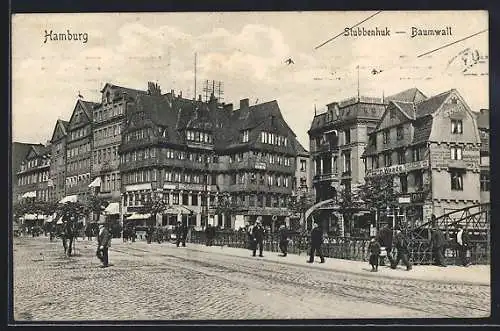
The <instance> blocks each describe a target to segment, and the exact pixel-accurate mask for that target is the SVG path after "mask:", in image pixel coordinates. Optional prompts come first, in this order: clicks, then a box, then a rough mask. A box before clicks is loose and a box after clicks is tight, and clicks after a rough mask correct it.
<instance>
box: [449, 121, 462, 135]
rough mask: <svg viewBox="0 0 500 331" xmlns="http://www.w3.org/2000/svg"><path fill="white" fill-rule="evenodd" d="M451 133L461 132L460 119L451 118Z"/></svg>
mask: <svg viewBox="0 0 500 331" xmlns="http://www.w3.org/2000/svg"><path fill="white" fill-rule="evenodd" d="M451 133H453V134H462V133H463V126H462V120H451Z"/></svg>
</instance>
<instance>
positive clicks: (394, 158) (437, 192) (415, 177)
mask: <svg viewBox="0 0 500 331" xmlns="http://www.w3.org/2000/svg"><path fill="white" fill-rule="evenodd" d="M369 136H370V141H369V145H368V147H367V149H366V151H365V154H364V158H365V161H364V162H365V167H366V177H375V176H389V177H390V178H392V179H393V182H394V185H395V188H396V190H397V191H398V192H399V193H400V194H401V196H402V197H407V198H409V201H410V202H409V203H408V204H407V205H405V206H406V207H405V208H406V210H407V215H408V220H409V221H410V222H412V223H414V224H416V225H418V224H420V223H422V222H427V221H429V220H430V217H431V215H432V214H435V215H436V216H440V215H442V214H445V213H447V212H450V211H453V210H457V209H461V208H464V207H467V206H472V205H474V204H477V203H479V197H480V193H479V186H480V185H479V173H480V167H479V164H480V146H481V140H480V135H479V130H478V127H477V123H476V119H475V116H474V114H473V113H472V111H471V110H470V108H469V107H468V105H467V103H466V102H465V100H463V98H462V97H461V95H460V94H459V93H458V91H456V90H454V89H452V90H450V91H447V92H444V93H441V94H439V95H436V96H433V97H431V98H422V99H420V100H415V101H414V102H404V101H397V100H392V101H390V102H389V104H388V106H387V109H386V110H385V112H384V115H383V116H382V119H381V121H380V123H379V124H378V126H377V128H376V129H375V130H374V131H373V132H372V133H370V135H369Z"/></svg>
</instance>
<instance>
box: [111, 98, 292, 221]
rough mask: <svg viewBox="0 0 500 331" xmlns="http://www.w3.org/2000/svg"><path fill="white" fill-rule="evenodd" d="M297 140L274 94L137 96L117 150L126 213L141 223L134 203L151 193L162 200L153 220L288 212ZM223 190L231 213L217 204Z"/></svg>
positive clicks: (269, 216)
mask: <svg viewBox="0 0 500 331" xmlns="http://www.w3.org/2000/svg"><path fill="white" fill-rule="evenodd" d="M298 146H299V145H298V141H297V140H296V138H295V135H294V134H293V132H292V130H291V129H290V128H289V127H288V125H287V124H286V123H285V121H284V119H283V117H282V115H281V111H280V109H279V107H278V104H277V102H276V101H272V102H268V103H263V104H258V105H253V106H250V105H249V102H248V99H244V100H241V102H240V109H238V110H233V106H232V104H229V105H223V104H219V103H218V102H217V100H216V99H215V98H214V97H213V96H212V97H211V99H210V101H208V102H202V101H201V98H199V99H198V100H189V99H185V98H182V95H177V96H176V95H175V94H174V91H173V90H172V91H171V92H170V93H167V94H163V95H161V94H160V93H153V94H149V95H139V96H138V97H137V100H136V102H135V104H134V106H133V107H131V108H130V109H129V111H128V112H127V115H126V125H125V128H124V132H123V135H122V144H121V147H120V152H119V153H120V171H121V176H122V194H123V196H122V205H123V207H122V208H123V211H124V216H125V219H126V221H129V220H137V221H139V222H141V219H142V221H143V222H144V223H147V219H150V215H145V214H142V213H141V211H142V209H141V208H142V206H143V203H144V201H146V200H148V199H152V197H153V196H154V195H156V196H158V197H161V199H163V200H164V201H165V203H166V204H167V205H168V206H169V207H168V208H167V210H166V211H165V212H164V213H163V214H162V215H157V219H156V220H153V222H154V221H156V224H158V225H174V224H175V223H176V222H177V221H182V222H184V223H185V224H186V225H189V226H194V227H196V228H201V227H204V226H206V225H207V224H209V223H210V224H214V225H221V226H223V227H226V228H227V227H232V228H235V227H236V228H238V227H240V226H243V225H244V224H245V222H249V221H252V220H255V219H256V217H257V216H262V217H263V221H264V224H266V225H270V226H272V225H273V223H276V222H281V221H283V219H284V217H285V216H288V215H289V210H288V208H287V207H286V206H287V205H288V201H289V199H290V197H291V195H292V177H294V174H295V170H296V168H295V159H296V157H297V150H298ZM223 194H225V195H228V196H229V200H230V208H231V213H230V214H231V217H230V218H226V216H225V215H226V214H228V213H221V212H220V210H218V209H217V208H216V207H217V206H218V204H219V198H221V196H222V195H223Z"/></svg>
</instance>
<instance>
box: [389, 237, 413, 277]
mask: <svg viewBox="0 0 500 331" xmlns="http://www.w3.org/2000/svg"><path fill="white" fill-rule="evenodd" d="M394 239H395V245H396V250H397V251H398V255H397V257H396V261H394V262H393V263H392V264H391V268H392V269H396V268H397V267H398V264H399V261H402V262H403V264H404V265H405V266H406V271H410V270H411V263H410V261H409V259H408V245H409V242H408V240H407V238H406V237H405V236H404V235H403V233H402V232H401V230H399V229H398V230H397V231H396V237H395V238H394Z"/></svg>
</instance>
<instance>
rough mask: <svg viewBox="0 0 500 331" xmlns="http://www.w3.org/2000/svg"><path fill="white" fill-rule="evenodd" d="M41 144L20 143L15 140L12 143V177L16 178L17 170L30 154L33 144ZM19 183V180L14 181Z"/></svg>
mask: <svg viewBox="0 0 500 331" xmlns="http://www.w3.org/2000/svg"><path fill="white" fill-rule="evenodd" d="M39 145H40V144H31V143H20V142H13V143H12V159H11V160H12V176H13V177H12V178H15V174H16V172H17V171H18V170H19V168H20V167H21V163H22V162H23V161H24V159H25V158H26V156H28V152H29V151H30V150H31V148H32V147H33V146H39ZM14 182H15V183H17V181H14Z"/></svg>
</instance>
